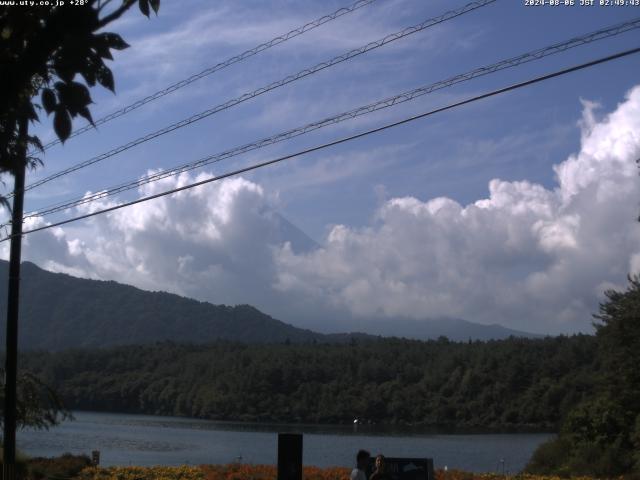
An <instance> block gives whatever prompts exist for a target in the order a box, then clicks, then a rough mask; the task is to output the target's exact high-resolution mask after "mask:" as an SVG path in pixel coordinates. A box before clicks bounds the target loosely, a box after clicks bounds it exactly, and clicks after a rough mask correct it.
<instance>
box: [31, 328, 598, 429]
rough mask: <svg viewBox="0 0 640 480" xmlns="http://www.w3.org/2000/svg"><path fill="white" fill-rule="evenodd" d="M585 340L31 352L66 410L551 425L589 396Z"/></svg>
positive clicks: (594, 369)
mask: <svg viewBox="0 0 640 480" xmlns="http://www.w3.org/2000/svg"><path fill="white" fill-rule="evenodd" d="M595 351H596V348H595V339H594V337H592V336H587V335H579V336H574V337H557V338H546V339H516V338H512V339H509V340H501V341H491V342H463V343H454V342H449V341H447V340H445V339H441V340H439V341H428V342H421V341H412V340H398V339H382V340H379V341H376V342H355V343H353V344H342V345H337V344H320V343H318V344H306V345H295V344H288V345H287V344H272V345H264V344H262V345H250V346H248V345H242V344H235V343H215V344H211V345H179V344H175V343H170V342H169V343H159V344H157V345H148V346H130V347H117V348H112V349H108V350H91V351H89V350H74V351H66V352H58V353H46V352H32V353H29V354H25V355H23V357H22V358H21V360H20V365H21V367H22V368H25V369H27V370H29V371H32V372H33V373H36V374H38V375H39V377H40V378H41V379H42V380H44V381H45V382H47V383H48V384H49V385H51V386H53V387H54V389H55V390H56V391H57V392H58V393H59V394H60V395H61V397H62V398H63V399H64V401H65V402H66V403H67V406H68V407H70V408H72V409H83V410H97V411H112V412H128V413H147V414H158V415H178V416H190V417H200V418H207V419H219V420H241V421H276V422H311V423H345V422H346V423H349V422H351V421H352V420H353V418H354V417H358V418H362V419H366V420H371V421H374V422H376V423H390V424H394V423H395V424H419V425H429V426H444V427H459V428H460V427H463V428H481V429H509V428H525V429H538V430H555V429H556V427H557V424H558V422H559V421H560V420H561V419H562V418H563V416H564V415H565V414H566V412H567V411H568V410H569V409H570V408H571V407H572V406H575V405H576V404H578V403H580V402H581V401H582V400H584V399H586V398H588V397H589V396H590V395H591V394H592V393H593V389H594V385H595V381H596V379H597V377H598V375H599V373H598V372H599V371H600V359H599V357H598V356H597V355H596V354H594V352H595Z"/></svg>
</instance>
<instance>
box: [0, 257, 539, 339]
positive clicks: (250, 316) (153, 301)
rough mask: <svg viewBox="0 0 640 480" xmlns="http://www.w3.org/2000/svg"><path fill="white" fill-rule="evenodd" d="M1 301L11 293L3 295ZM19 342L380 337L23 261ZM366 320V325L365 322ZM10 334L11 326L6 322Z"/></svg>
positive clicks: (408, 328)
mask: <svg viewBox="0 0 640 480" xmlns="http://www.w3.org/2000/svg"><path fill="white" fill-rule="evenodd" d="M7 273H8V263H7V262H5V261H0V289H2V291H6V282H7ZM0 308H1V309H2V311H4V310H5V309H6V298H5V297H4V296H0ZM20 315H21V319H20V345H21V348H26V349H45V350H62V349H66V348H80V347H109V346H114V345H126V344H148V343H154V342H157V341H164V340H172V341H175V342H189V343H205V342H210V341H214V340H219V339H224V340H231V341H240V342H247V343H275V342H286V341H290V342H295V343H306V342H313V341H316V342H346V341H351V339H352V338H359V339H366V338H370V339H373V338H375V337H373V336H372V335H365V334H362V333H353V334H352V333H335V334H323V333H317V332H314V331H311V330H308V329H302V328H297V327H294V326H292V325H289V324H286V323H284V322H281V321H279V320H276V319H274V318H272V317H270V316H269V315H267V314H265V313H263V312H261V311H259V310H258V309H256V308H254V307H252V306H250V305H238V306H226V305H213V304H211V303H207V302H199V301H197V300H193V299H189V298H185V297H181V296H179V295H175V294H171V293H166V292H148V291H144V290H140V289H138V288H136V287H132V286H129V285H123V284H120V283H117V282H113V281H100V280H88V279H82V278H76V277H72V276H70V275H66V274H62V273H52V272H49V271H46V270H43V269H41V268H40V267H38V266H37V265H35V264H33V263H30V262H24V263H23V265H22V285H21V305H20ZM363 327H365V325H363ZM0 330H1V332H0V338H4V328H2V329H0ZM366 331H367V333H369V334H375V335H380V334H382V335H387V336H404V337H408V338H419V339H427V338H437V337H439V336H447V337H449V338H450V339H452V340H467V339H470V338H471V339H480V340H486V339H491V338H493V339H500V338H506V337H508V336H510V335H513V336H531V335H530V334H526V333H523V332H518V331H515V330H510V329H507V328H504V327H501V326H499V325H491V326H484V325H479V324H474V323H471V322H466V321H463V320H448V319H440V320H437V321H426V322H416V321H401V320H398V321H397V322H392V321H389V322H378V323H372V324H371V325H369V328H368V329H367V330H366Z"/></svg>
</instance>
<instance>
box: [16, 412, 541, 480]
mask: <svg viewBox="0 0 640 480" xmlns="http://www.w3.org/2000/svg"><path fill="white" fill-rule="evenodd" d="M74 416H75V420H74V421H66V422H64V423H62V424H61V425H59V426H57V427H55V428H52V429H51V430H49V431H33V430H25V431H20V432H18V434H17V445H18V449H19V450H20V451H21V452H24V453H27V454H29V455H38V456H57V455H60V454H62V453H65V452H71V453H85V454H90V453H91V451H92V450H99V451H100V463H101V465H103V466H109V465H182V464H189V465H199V464H203V463H229V462H234V461H241V462H243V463H251V464H275V463H277V444H278V437H277V433H278V432H299V433H303V434H304V439H303V446H304V453H303V462H304V464H305V465H316V466H321V467H324V466H332V465H337V466H346V467H351V466H353V464H354V463H355V460H354V457H355V454H356V452H357V451H358V449H360V448H365V449H367V450H369V451H370V452H371V453H372V454H374V455H375V454H377V453H383V454H384V455H386V456H390V457H430V458H433V460H434V464H435V467H436V468H442V467H444V466H447V467H448V468H449V469H451V468H458V469H463V470H469V471H475V472H488V471H500V472H502V470H503V465H504V471H505V472H506V471H509V472H512V473H514V472H517V471H520V470H522V468H523V467H524V466H525V464H526V463H527V461H528V460H529V458H530V456H531V454H532V453H533V451H534V450H535V448H536V447H537V446H538V445H539V444H540V443H542V442H544V441H545V440H547V439H548V438H550V437H551V436H552V435H551V434H544V433H535V434H529V433H509V434H441V433H425V432H419V431H415V430H408V429H404V430H400V429H395V430H394V429H391V430H390V429H384V428H381V427H378V426H375V425H373V426H370V425H358V426H351V425H347V426H318V425H302V426H301V425H264V424H247V423H233V422H213V421H206V420H194V419H186V418H175V417H158V416H151V415H125V414H111V413H90V412H74Z"/></svg>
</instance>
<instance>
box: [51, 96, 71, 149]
mask: <svg viewBox="0 0 640 480" xmlns="http://www.w3.org/2000/svg"><path fill="white" fill-rule="evenodd" d="M53 129H54V130H55V132H56V135H58V138H59V139H60V141H61V142H62V143H64V142H65V140H66V139H67V138H69V135H71V117H69V113H68V112H67V111H66V110H65V109H64V108H63V107H62V105H58V108H56V114H55V116H54V117H53Z"/></svg>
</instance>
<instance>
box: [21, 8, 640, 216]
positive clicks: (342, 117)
mask: <svg viewBox="0 0 640 480" xmlns="http://www.w3.org/2000/svg"><path fill="white" fill-rule="evenodd" d="M637 28H640V18H636V19H634V20H630V21H627V22H623V23H619V24H616V25H612V26H609V27H605V28H601V29H599V30H596V31H593V32H590V33H588V34H584V35H581V36H578V37H574V38H571V39H569V40H566V41H563V42H559V43H555V44H553V45H550V46H548V47H544V48H540V49H537V50H533V51H530V52H527V53H524V54H521V55H518V56H516V57H511V58H509V59H506V60H502V61H500V62H497V63H494V64H491V65H488V66H484V67H481V68H476V69H475V70H471V71H469V72H466V73H462V74H459V75H455V76H453V77H450V78H448V79H446V80H441V81H438V82H436V83H433V84H430V85H426V86H422V87H419V88H415V89H413V90H410V91H407V92H403V93H400V94H398V95H394V96H392V97H388V98H385V99H383V100H379V101H377V102H374V103H371V104H368V105H364V106H361V107H358V108H356V109H353V110H349V111H347V112H343V113H340V114H338V115H335V116H332V117H328V118H325V119H323V120H320V121H316V122H313V123H309V124H307V125H304V126H300V127H296V128H294V129H291V130H288V131H285V132H281V133H278V134H276V135H273V136H271V137H266V138H263V139H261V140H256V141H253V142H251V143H248V144H245V145H242V146H239V147H234V148H232V149H230V150H226V151H224V152H221V153H217V154H214V155H209V156H207V157H204V158H201V159H198V160H196V161H193V162H189V163H185V164H183V165H180V166H177V167H174V168H172V169H170V170H166V171H161V172H157V173H154V174H152V175H147V176H145V177H142V178H138V179H135V180H132V181H129V182H127V183H123V184H120V185H117V186H114V187H110V188H108V189H106V190H102V191H99V192H96V193H94V194H91V195H85V196H83V197H80V198H76V199H73V200H65V201H63V202H58V203H56V204H53V205H50V206H47V207H44V209H40V210H36V211H31V212H29V213H27V214H26V215H25V216H24V217H23V220H24V219H27V218H32V217H36V216H44V215H50V214H53V213H57V212H60V211H63V210H66V209H68V208H72V207H76V206H79V205H83V204H86V203H90V202H92V201H95V200H98V199H104V198H106V197H110V196H113V195H116V194H118V193H122V192H125V191H128V190H132V189H134V188H137V187H140V186H142V185H146V184H147V183H151V182H155V181H158V180H161V179H163V178H168V177H171V176H174V175H178V174H180V173H183V172H187V171H190V170H194V169H196V168H201V167H203V166H205V165H209V164H212V163H217V162H220V161H223V160H226V159H228V158H231V157H234V156H237V155H240V154H244V153H247V152H249V151H253V150H257V149H259V148H263V147H266V146H269V145H273V144H275V143H279V142H282V141H285V140H289V139H291V138H295V137H297V136H300V135H303V134H306V133H308V132H311V131H314V130H317V129H320V128H324V127H326V126H330V125H335V124H337V123H340V122H343V121H346V120H350V119H352V118H357V117H359V116H363V115H366V114H369V113H372V112H375V111H378V110H382V109H385V108H389V107H392V106H395V105H399V104H402V103H405V102H408V101H410V100H414V99H415V98H418V97H420V96H423V95H426V94H428V93H431V92H433V91H436V90H440V89H442V88H446V87H449V86H452V85H455V84H458V83H461V82H464V81H468V80H472V79H474V78H477V77H481V76H484V75H488V74H491V73H495V72H497V71H501V70H504V69H507V68H512V67H515V66H519V65H522V64H524V63H528V62H531V61H536V60H540V59H542V58H544V57H547V56H550V55H554V54H556V53H560V52H564V51H566V50H568V49H571V48H574V47H578V46H581V45H584V44H588V43H591V42H594V41H598V40H602V39H604V38H609V37H612V36H615V35H619V34H621V33H624V32H627V31H629V30H632V29H637Z"/></svg>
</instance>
